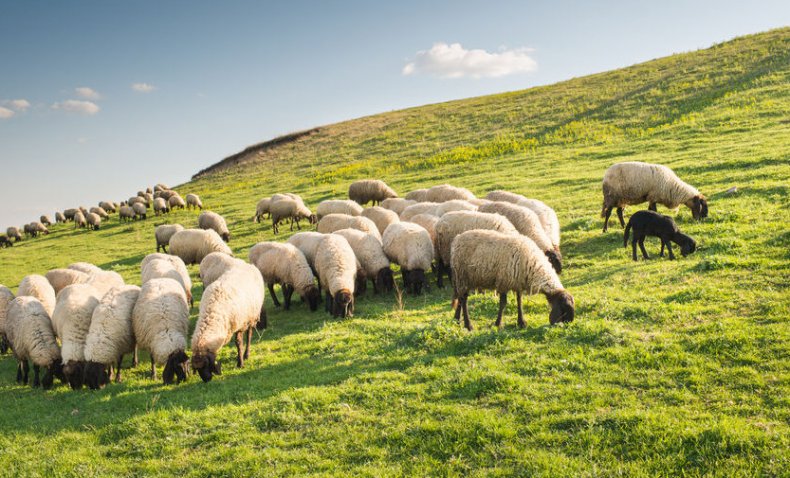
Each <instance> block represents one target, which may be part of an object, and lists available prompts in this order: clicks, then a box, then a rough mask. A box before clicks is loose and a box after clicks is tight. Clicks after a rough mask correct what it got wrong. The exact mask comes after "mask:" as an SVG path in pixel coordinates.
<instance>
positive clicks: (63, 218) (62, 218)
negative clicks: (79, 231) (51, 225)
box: [55, 212, 66, 224]
mask: <svg viewBox="0 0 790 478" xmlns="http://www.w3.org/2000/svg"><path fill="white" fill-rule="evenodd" d="M55 222H56V223H57V224H61V223H64V222H66V216H64V215H63V213H62V212H56V213H55Z"/></svg>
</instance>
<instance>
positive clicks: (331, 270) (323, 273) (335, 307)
mask: <svg viewBox="0 0 790 478" xmlns="http://www.w3.org/2000/svg"><path fill="white" fill-rule="evenodd" d="M327 217H329V216H327ZM315 268H316V270H317V271H318V277H319V280H320V281H321V286H322V287H323V289H324V290H325V291H326V311H327V312H329V313H331V314H332V316H334V317H343V318H345V317H351V316H352V315H353V314H354V290H355V283H356V278H357V258H356V256H355V255H354V250H353V249H351V246H350V245H349V244H348V241H347V240H346V239H345V238H344V237H343V236H338V235H337V234H326V235H325V236H324V237H322V238H321V241H320V242H319V243H318V249H317V250H316V253H315Z"/></svg>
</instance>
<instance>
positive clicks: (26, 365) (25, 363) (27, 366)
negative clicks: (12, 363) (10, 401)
mask: <svg viewBox="0 0 790 478" xmlns="http://www.w3.org/2000/svg"><path fill="white" fill-rule="evenodd" d="M28 372H30V364H29V363H28V361H27V359H25V360H23V361H22V383H24V384H25V385H27V378H28V377H27V374H28Z"/></svg>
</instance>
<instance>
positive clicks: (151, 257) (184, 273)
mask: <svg viewBox="0 0 790 478" xmlns="http://www.w3.org/2000/svg"><path fill="white" fill-rule="evenodd" d="M159 260H163V261H169V262H170V264H172V265H173V267H175V269H176V270H177V271H178V274H179V275H180V276H181V280H180V281H179V282H180V283H182V284H184V292H186V294H187V299H188V300H189V301H190V302H189V303H190V305H191V304H192V278H191V277H190V276H189V270H188V269H187V266H186V264H184V261H182V260H181V258H180V257H178V256H171V255H170V254H160V253H154V254H148V255H147V256H145V257H143V260H142V261H141V262H140V271H142V270H143V269H145V268H146V266H148V263H149V262H152V261H159Z"/></svg>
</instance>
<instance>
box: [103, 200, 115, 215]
mask: <svg viewBox="0 0 790 478" xmlns="http://www.w3.org/2000/svg"><path fill="white" fill-rule="evenodd" d="M99 207H100V208H102V209H104V210H105V211H106V212H108V213H114V212H115V211H116V210H117V209H118V208H117V207H116V205H115V203H114V202H112V201H101V202H99Z"/></svg>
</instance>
